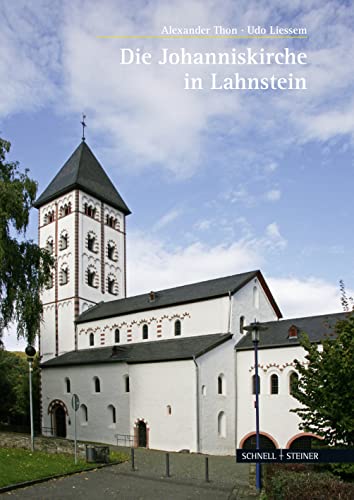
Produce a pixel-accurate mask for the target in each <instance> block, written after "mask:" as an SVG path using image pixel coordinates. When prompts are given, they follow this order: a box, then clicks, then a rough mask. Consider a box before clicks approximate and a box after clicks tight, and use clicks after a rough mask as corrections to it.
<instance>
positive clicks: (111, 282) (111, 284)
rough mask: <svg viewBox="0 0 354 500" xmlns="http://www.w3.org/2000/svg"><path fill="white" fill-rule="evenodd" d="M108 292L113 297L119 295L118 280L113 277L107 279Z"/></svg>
mask: <svg viewBox="0 0 354 500" xmlns="http://www.w3.org/2000/svg"><path fill="white" fill-rule="evenodd" d="M107 292H108V293H109V294H111V295H117V293H116V280H115V279H114V278H112V277H111V276H108V278H107Z"/></svg>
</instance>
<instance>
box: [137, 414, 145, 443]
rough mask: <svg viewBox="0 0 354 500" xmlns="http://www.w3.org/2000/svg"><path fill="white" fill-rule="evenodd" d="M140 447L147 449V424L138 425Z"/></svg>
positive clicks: (140, 423)
mask: <svg viewBox="0 0 354 500" xmlns="http://www.w3.org/2000/svg"><path fill="white" fill-rule="evenodd" d="M138 446H139V447H141V448H146V423H145V422H142V421H141V420H140V422H139V423H138Z"/></svg>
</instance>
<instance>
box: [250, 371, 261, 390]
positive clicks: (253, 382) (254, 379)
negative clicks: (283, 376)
mask: <svg viewBox="0 0 354 500" xmlns="http://www.w3.org/2000/svg"><path fill="white" fill-rule="evenodd" d="M260 392H261V379H260V378H259V375H258V394H260ZM252 394H256V375H253V377H252Z"/></svg>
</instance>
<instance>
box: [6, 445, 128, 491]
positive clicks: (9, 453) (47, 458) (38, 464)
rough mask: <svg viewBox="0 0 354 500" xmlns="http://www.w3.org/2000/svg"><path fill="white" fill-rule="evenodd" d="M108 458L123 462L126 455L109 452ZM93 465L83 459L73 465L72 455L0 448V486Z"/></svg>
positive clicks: (79, 469) (126, 457) (78, 469)
mask: <svg viewBox="0 0 354 500" xmlns="http://www.w3.org/2000/svg"><path fill="white" fill-rule="evenodd" d="M110 459H111V461H114V462H123V461H125V460H127V459H128V456H127V455H126V454H124V453H117V452H111V455H110ZM94 465H95V464H88V463H86V461H85V460H83V459H79V460H78V463H77V465H75V464H74V456H73V455H65V454H59V453H58V454H54V453H53V454H48V453H43V452H40V451H35V452H33V453H32V452H31V451H29V450H22V449H18V448H0V488H1V487H3V486H8V485H9V484H15V483H22V482H24V481H31V480H33V479H40V478H42V477H47V476H54V475H56V474H65V473H68V472H74V471H81V470H84V469H89V468H91V467H92V466H94Z"/></svg>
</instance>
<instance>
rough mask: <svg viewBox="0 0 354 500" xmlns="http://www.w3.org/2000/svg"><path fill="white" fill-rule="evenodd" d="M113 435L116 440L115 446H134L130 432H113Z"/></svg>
mask: <svg viewBox="0 0 354 500" xmlns="http://www.w3.org/2000/svg"><path fill="white" fill-rule="evenodd" d="M114 437H115V438H116V440H117V446H129V447H131V446H134V436H131V435H130V434H115V435H114Z"/></svg>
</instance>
